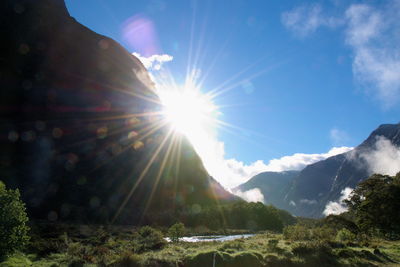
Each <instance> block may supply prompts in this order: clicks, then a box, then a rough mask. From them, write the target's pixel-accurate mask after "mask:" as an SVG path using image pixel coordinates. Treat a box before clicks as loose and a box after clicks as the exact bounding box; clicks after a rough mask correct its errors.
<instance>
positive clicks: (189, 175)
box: [0, 0, 236, 223]
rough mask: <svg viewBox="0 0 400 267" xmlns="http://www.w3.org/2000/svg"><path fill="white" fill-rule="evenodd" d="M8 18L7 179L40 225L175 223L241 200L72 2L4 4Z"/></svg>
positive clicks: (4, 51)
mask: <svg viewBox="0 0 400 267" xmlns="http://www.w3.org/2000/svg"><path fill="white" fill-rule="evenodd" d="M0 21H1V25H2V27H1V36H2V42H1V43H0V48H1V49H0V74H1V76H0V86H1V95H0V130H1V139H0V145H1V148H2V149H1V151H0V163H1V165H0V179H1V180H4V181H5V182H6V184H7V185H8V186H11V187H14V188H15V187H18V188H20V189H21V192H22V197H23V200H24V201H25V202H26V203H27V207H28V211H29V213H30V215H31V216H32V217H33V218H41V219H49V220H52V221H55V220H81V221H96V222H97V221H101V222H104V221H111V220H114V219H116V220H117V221H119V222H123V223H138V222H143V221H146V220H155V219H154V218H158V219H160V218H161V219H160V220H161V223H165V222H167V223H169V221H172V220H176V218H177V217H178V216H179V211H181V210H184V209H187V207H190V205H192V204H199V205H214V204H217V203H218V202H219V201H230V200H232V199H236V198H235V197H234V196H233V195H231V194H230V193H228V192H226V191H225V190H224V189H223V188H222V187H221V186H220V185H219V184H218V183H217V182H216V181H215V180H214V179H213V178H211V177H210V176H209V175H208V174H207V172H206V170H205V169H204V167H203V165H202V162H201V160H200V158H199V157H198V155H197V154H196V153H195V151H194V150H193V148H192V146H191V145H190V144H189V143H188V141H187V140H186V139H185V138H184V137H182V136H176V135H173V134H171V132H170V127H169V126H168V125H167V124H165V122H164V120H163V118H162V117H161V116H160V112H159V111H160V108H161V105H160V103H159V99H158V97H157V95H156V94H155V93H154V91H153V84H152V82H151V80H150V78H149V76H148V73H147V71H146V70H145V68H144V67H143V65H142V64H141V62H140V61H139V60H138V59H137V58H135V57H134V56H132V55H131V54H130V53H129V52H128V51H126V50H125V49H124V48H123V47H122V46H120V45H119V44H118V43H116V42H115V41H113V40H111V39H109V38H107V37H105V36H101V35H99V34H96V33H94V32H93V31H91V30H89V29H88V28H86V27H84V26H83V25H81V24H79V23H78V22H76V21H75V20H74V19H73V18H72V17H70V15H69V14H68V11H67V9H66V7H65V3H64V1H62V0H36V1H29V0H5V1H1V3H0ZM165 214H168V216H167V215H165Z"/></svg>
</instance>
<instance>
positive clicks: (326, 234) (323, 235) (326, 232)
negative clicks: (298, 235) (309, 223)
mask: <svg viewBox="0 0 400 267" xmlns="http://www.w3.org/2000/svg"><path fill="white" fill-rule="evenodd" d="M334 237H335V231H334V230H333V229H331V228H328V227H315V228H314V229H313V230H312V238H313V239H314V240H332V239H333V238H334Z"/></svg>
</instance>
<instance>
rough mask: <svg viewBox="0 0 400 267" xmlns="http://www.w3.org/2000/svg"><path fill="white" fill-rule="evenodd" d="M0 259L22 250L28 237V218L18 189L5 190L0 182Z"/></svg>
mask: <svg viewBox="0 0 400 267" xmlns="http://www.w3.org/2000/svg"><path fill="white" fill-rule="evenodd" d="M0 207H1V208H0V258H3V257H5V256H7V255H8V254H10V253H13V252H15V251H17V250H19V249H22V248H23V247H24V246H25V245H26V243H27V241H28V240H29V237H28V235H27V233H28V231H29V228H28V227H27V226H26V223H27V222H28V217H27V215H26V212H25V205H24V203H23V202H22V201H21V200H20V194H19V191H18V189H16V190H12V189H7V188H6V186H5V185H4V184H3V182H1V181H0Z"/></svg>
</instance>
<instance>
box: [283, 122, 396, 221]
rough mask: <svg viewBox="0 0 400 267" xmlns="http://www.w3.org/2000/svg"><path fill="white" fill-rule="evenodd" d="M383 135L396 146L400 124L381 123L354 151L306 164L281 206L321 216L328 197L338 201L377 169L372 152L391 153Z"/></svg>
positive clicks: (302, 214)
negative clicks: (343, 194)
mask: <svg viewBox="0 0 400 267" xmlns="http://www.w3.org/2000/svg"><path fill="white" fill-rule="evenodd" d="M382 137H383V138H385V139H386V140H388V141H390V143H391V145H393V146H394V147H399V146H400V124H383V125H380V126H379V127H378V128H377V129H376V130H374V131H373V132H372V133H371V134H370V136H369V137H368V138H367V139H366V140H365V141H364V142H363V143H362V144H360V145H359V146H357V147H356V148H355V149H353V150H352V151H349V152H347V153H344V154H340V155H336V156H333V157H330V158H328V159H326V160H323V161H320V162H317V163H314V164H311V165H309V166H307V167H306V168H304V169H303V170H302V171H301V172H300V173H299V175H298V176H297V177H296V178H295V179H294V180H293V181H292V183H291V185H290V189H289V190H288V191H287V193H286V195H285V196H284V201H285V204H286V205H285V206H284V207H281V208H286V209H287V210H289V211H291V212H292V213H293V214H295V215H298V216H305V217H321V216H322V215H323V211H324V209H325V207H326V205H327V204H328V203H329V201H338V200H339V198H340V197H341V192H342V190H344V189H345V188H346V187H350V188H355V187H356V186H357V184H358V183H359V182H361V181H363V180H365V179H366V178H368V177H369V176H370V175H371V174H372V173H373V172H374V171H375V170H374V169H373V168H371V165H373V164H374V163H375V161H376V160H377V158H373V159H372V162H371V160H370V161H368V158H371V156H372V155H377V156H378V158H379V157H383V156H384V155H385V153H388V151H385V149H386V148H385V147H382V144H385V143H382V142H381V141H380V140H382V139H381V138H382ZM378 153H379V154H378ZM382 160H384V159H383V158H382ZM399 166H400V158H399V163H398V167H399ZM294 204H295V205H294Z"/></svg>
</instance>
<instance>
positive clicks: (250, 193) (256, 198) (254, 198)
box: [234, 188, 264, 203]
mask: <svg viewBox="0 0 400 267" xmlns="http://www.w3.org/2000/svg"><path fill="white" fill-rule="evenodd" d="M234 194H235V195H237V196H239V197H241V198H243V199H244V200H246V201H247V202H262V203H264V195H263V194H262V193H261V191H260V189H259V188H253V189H250V190H247V191H244V192H242V191H240V190H238V191H236V192H234Z"/></svg>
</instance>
